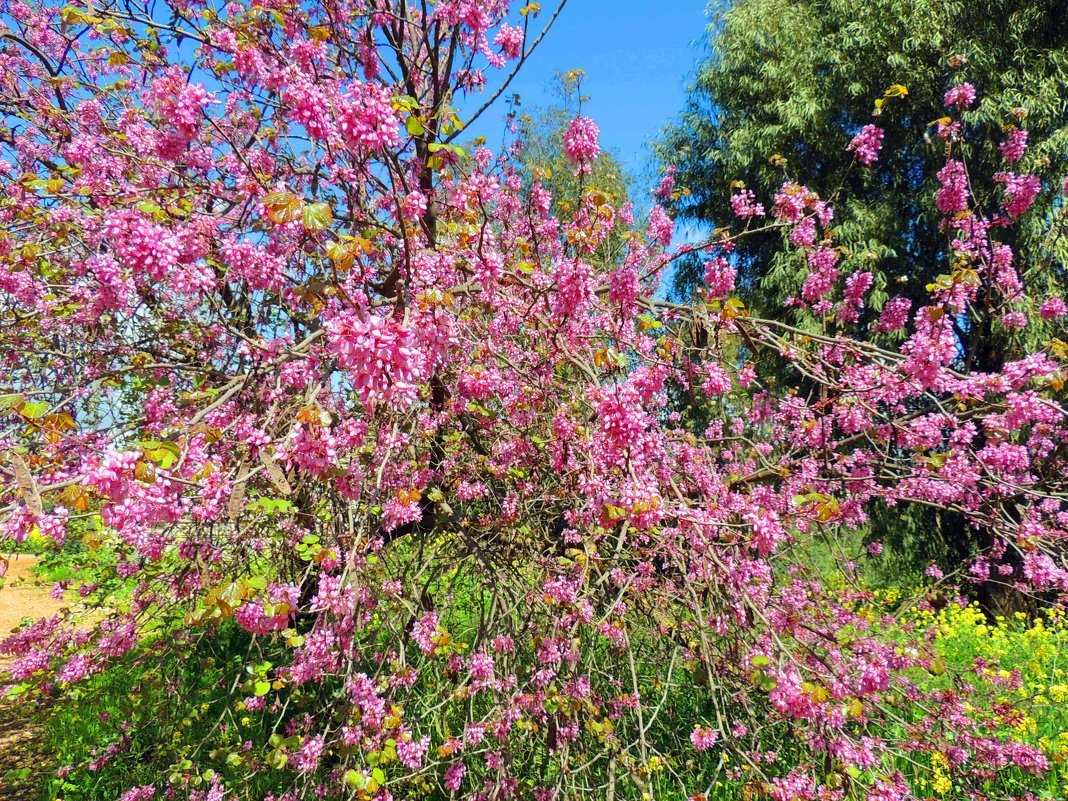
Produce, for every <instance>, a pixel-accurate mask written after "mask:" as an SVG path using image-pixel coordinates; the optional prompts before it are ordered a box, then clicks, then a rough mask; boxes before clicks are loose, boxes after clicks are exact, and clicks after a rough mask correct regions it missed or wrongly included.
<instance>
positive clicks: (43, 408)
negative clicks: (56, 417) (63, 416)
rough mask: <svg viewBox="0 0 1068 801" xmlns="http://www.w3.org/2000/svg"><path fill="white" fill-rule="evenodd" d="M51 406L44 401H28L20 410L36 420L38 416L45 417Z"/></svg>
mask: <svg viewBox="0 0 1068 801" xmlns="http://www.w3.org/2000/svg"><path fill="white" fill-rule="evenodd" d="M50 408H51V407H50V406H49V405H48V404H47V403H45V402H44V401H26V403H24V404H23V406H22V408H21V409H20V410H19V411H20V412H22V414H23V415H25V416H26V417H29V418H30V419H31V420H36V419H37V418H38V417H43V416H44V415H45V414H46V413H47V412H48V410H49V409H50Z"/></svg>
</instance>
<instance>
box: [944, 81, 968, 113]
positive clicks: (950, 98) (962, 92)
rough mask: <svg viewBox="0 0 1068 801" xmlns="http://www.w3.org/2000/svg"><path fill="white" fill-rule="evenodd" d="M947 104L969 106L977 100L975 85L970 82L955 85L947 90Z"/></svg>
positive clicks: (960, 106) (961, 106)
mask: <svg viewBox="0 0 1068 801" xmlns="http://www.w3.org/2000/svg"><path fill="white" fill-rule="evenodd" d="M944 102H945V104H946V105H947V106H956V107H957V108H969V107H970V106H971V105H972V103H974V102H975V87H974V86H972V85H971V84H970V83H962V84H960V85H959V86H954V87H953V88H952V89H950V90H949V91H948V92H946V96H945V100H944Z"/></svg>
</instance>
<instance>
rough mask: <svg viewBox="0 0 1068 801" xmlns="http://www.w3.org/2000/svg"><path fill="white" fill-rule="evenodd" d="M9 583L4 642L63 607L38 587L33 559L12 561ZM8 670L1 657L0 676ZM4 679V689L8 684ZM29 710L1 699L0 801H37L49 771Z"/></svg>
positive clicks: (3, 604)
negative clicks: (26, 620)
mask: <svg viewBox="0 0 1068 801" xmlns="http://www.w3.org/2000/svg"><path fill="white" fill-rule="evenodd" d="M9 561H10V564H9V566H8V569H7V576H6V583H5V585H4V587H3V588H0V639H3V638H4V637H6V636H7V635H8V633H9V632H10V631H11V630H12V629H13V628H15V627H16V626H18V624H19V622H20V621H21V620H22V619H23V618H27V617H31V618H38V617H46V616H48V615H52V614H54V613H55V612H57V611H58V610H59V608H60V607H61V606H63V604H62V603H61V602H59V601H56V600H54V599H53V598H52V597H51V595H50V594H49V591H50V589H51V587H50V585H48V584H41V585H38V584H36V583H34V580H33V576H32V574H31V573H30V570H31V568H32V567H33V566H34V565H35V564H36V563H37V559H36V558H35V557H33V556H27V555H19V556H11V557H9ZM3 670H4V662H3V658H2V657H0V675H2V673H3ZM4 683H5V681H4V679H3V678H0V685H2V684H4ZM27 712H29V710H28V709H26V708H23V707H18V706H16V705H15V704H13V703H12V702H10V701H4V700H2V699H0V799H3V800H4V801H35V799H37V798H39V797H40V796H39V795H38V793H37V787H38V781H39V779H40V776H41V774H42V773H43V772H44V771H45V770H46V769H47V768H48V763H49V761H50V760H49V759H48V755H47V754H46V753H43V750H42V747H41V745H40V743H39V742H38V741H37V739H36V738H37V734H38V727H37V726H35V725H34V724H33V723H32V722H31V721H30V720H29V719H28V717H27Z"/></svg>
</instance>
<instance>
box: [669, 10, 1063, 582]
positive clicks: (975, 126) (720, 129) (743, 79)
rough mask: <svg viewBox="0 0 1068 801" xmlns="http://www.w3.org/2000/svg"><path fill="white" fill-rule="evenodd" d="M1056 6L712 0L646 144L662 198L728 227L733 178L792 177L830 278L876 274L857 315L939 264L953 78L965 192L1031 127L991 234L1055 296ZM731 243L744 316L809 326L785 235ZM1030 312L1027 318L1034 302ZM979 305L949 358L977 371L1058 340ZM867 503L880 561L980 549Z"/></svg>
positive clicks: (695, 273)
mask: <svg viewBox="0 0 1068 801" xmlns="http://www.w3.org/2000/svg"><path fill="white" fill-rule="evenodd" d="M1065 19H1068V4H1066V3H1065V2H1063V1H1062V0H1037V2H1032V3H1027V4H1018V3H1012V2H1005V0H978V2H973V0H948V1H947V0H918V1H917V2H910V3H901V2H897V0H871V2H864V3H859V2H856V0H801V1H800V2H796V1H795V0H738V2H735V3H733V4H731V5H729V6H726V7H719V8H716V9H715V14H714V18H713V22H712V24H711V25H710V26H709V29H708V37H709V38H708V41H709V47H710V55H709V57H708V58H707V59H706V60H705V61H703V62H702V63H701V65H700V66H699V69H698V72H697V76H696V79H695V80H694V82H693V84H692V86H691V90H690V94H689V99H688V102H687V105H686V108H685V110H684V112H683V113H682V115H681V116H680V117H679V118H678V119H677V120H676V121H675V123H674V124H673V125H672V126H670V127H668V128H667V129H666V131H665V133H664V135H663V138H662V139H661V141H660V142H659V144H658V155H659V158H660V160H661V162H662V163H663V164H664V165H665V166H667V165H675V166H677V167H678V169H679V172H678V176H677V180H678V186H679V187H680V189H682V190H684V191H680V192H678V193H677V197H676V199H675V211H676V213H677V214H678V215H679V216H680V217H681V218H683V219H687V220H690V221H694V222H698V223H703V224H706V225H708V226H720V225H725V224H727V223H729V222H730V221H731V220H732V218H733V214H732V211H731V208H730V204H729V199H730V196H731V194H732V182H735V181H741V182H742V183H743V184H744V185H745V186H746V187H747V188H749V189H752V190H754V191H755V192H756V193H757V195H758V199H759V200H760V201H762V202H764V203H765V205H766V206H769V207H770V200H771V194H772V193H773V192H774V190H775V189H776V188H777V187H778V186H779V185H780V184H781V183H782V182H783V181H784V180H785V179H787V178H789V179H792V180H796V181H798V182H799V183H803V184H806V185H808V186H809V187H811V188H812V189H814V190H815V191H817V192H818V193H819V194H820V196H821V197H823V198H828V199H831V200H832V201H833V202H834V203H835V206H836V208H835V223H834V233H835V244H836V245H838V246H840V247H841V248H842V250H843V258H842V260H841V262H840V267H841V269H842V271H843V273H845V274H849V273H852V272H856V271H860V270H867V271H871V272H872V273H873V274H874V276H875V285H874V287H873V289H872V291H871V292H870V293H869V296H868V309H867V310H866V312H865V315H864V316H863V317H862V319H861V325H865V324H868V323H870V322H871V320H872V319H873V315H874V313H875V312H877V311H878V310H879V309H881V307H882V305H883V304H884V303H885V302H886V300H887V299H888V298H889V297H891V296H892V295H905V296H907V297H910V298H912V299H913V300H914V301H915V302H917V303H918V302H922V301H924V300H925V297H926V285H927V284H928V283H929V282H931V281H933V280H935V279H936V277H937V274H938V273H940V272H943V271H944V264H945V262H946V258H945V255H946V249H947V246H948V244H949V237H948V236H947V232H946V231H945V230H943V229H942V227H941V215H940V214H939V212H938V210H937V209H936V207H935V196H936V193H937V189H938V182H937V181H936V180H935V177H934V176H935V174H936V173H937V171H938V170H939V169H940V167H941V166H942V165H943V164H944V162H945V160H946V158H947V152H946V143H945V142H943V141H942V140H941V139H939V138H938V137H937V136H935V134H934V131H935V128H933V127H932V126H931V125H930V123H932V121H934V120H937V119H939V118H941V117H944V116H945V114H946V108H945V106H944V104H943V94H944V92H945V90H947V89H949V88H950V87H952V86H955V85H957V84H960V83H962V82H965V81H967V82H970V83H972V84H973V85H974V86H975V87H976V89H977V92H978V97H979V100H978V102H977V104H976V105H975V107H974V108H973V109H971V110H970V111H967V112H965V113H964V114H963V117H962V120H963V122H964V124H965V125H966V126H968V127H969V128H971V129H972V130H973V134H974V135H971V136H969V137H968V138H969V141H971V142H975V143H978V144H975V145H971V144H969V145H967V146H962V145H961V144H955V145H954V147H955V148H958V150H955V151H954V157H959V155H960V154H961V153H963V154H964V155H965V157H966V159H967V162H968V168H969V172H970V174H971V175H972V176H973V180H974V181H975V182H976V186H977V187H982V186H983V185H984V184H985V185H986V186H987V187H991V186H992V185H991V176H992V175H993V174H994V173H996V172H998V171H999V170H1003V169H1005V168H1006V166H1007V165H1006V164H1005V162H1004V159H1003V158H1002V157H1001V155H1000V153H999V152H998V150H997V143H998V142H999V141H1000V140H1001V139H1002V138H1003V134H1002V133H1001V129H1002V128H1003V126H1005V125H1008V124H1014V125H1019V126H1020V127H1023V128H1025V129H1027V130H1028V131H1029V132H1030V141H1031V143H1033V147H1032V148H1031V149H1030V150H1029V151H1028V153H1027V155H1026V156H1025V157H1024V159H1023V160H1022V162H1021V163H1020V164H1018V165H1015V167H1014V169H1016V171H1020V172H1033V173H1035V174H1037V175H1040V176H1042V177H1043V179H1044V181H1043V191H1042V193H1041V194H1040V196H1039V198H1038V200H1037V202H1036V205H1035V208H1034V209H1033V210H1032V211H1031V212H1030V213H1029V214H1028V215H1026V216H1025V218H1024V219H1023V220H1021V222H1020V224H1019V225H1018V226H1016V227H1015V229H1014V233H1013V234H1012V235H1011V236H1010V235H1009V234H1008V232H1005V233H1001V232H999V237H1001V238H1004V241H1005V242H1006V244H1009V245H1011V246H1012V247H1013V249H1014V251H1015V254H1016V266H1017V269H1018V270H1019V272H1020V274H1021V276H1022V278H1023V280H1024V282H1025V284H1026V286H1027V288H1028V292H1029V293H1032V294H1033V296H1034V297H1036V298H1045V297H1049V296H1051V295H1059V294H1063V292H1064V291H1065V287H1066V286H1068V276H1066V268H1068V252H1066V251H1065V244H1064V242H1065V240H1063V238H1062V239H1061V240H1060V241H1059V242H1058V244H1056V245H1053V244H1052V242H1053V240H1052V239H1050V238H1049V237H1048V236H1046V233H1044V232H1048V231H1049V230H1050V218H1051V216H1054V215H1059V216H1060V219H1061V222H1060V223H1059V225H1064V224H1065V211H1064V208H1063V206H1060V205H1058V204H1059V203H1060V201H1058V200H1057V199H1056V198H1057V196H1058V193H1059V186H1058V185H1059V182H1060V179H1061V178H1062V177H1063V176H1064V175H1065V174H1066V173H1068V25H1065V24H1064V20H1065ZM894 85H900V86H904V87H906V88H907V95H904V96H900V92H897V93H890V94H898V95H899V96H896V97H890V98H886V99H885V100H884V101H883V102H882V103H881V108H880V109H879V113H878V115H877V116H874V115H873V112H874V111H875V110H876V109H875V104H876V101H878V100H880V99H882V98H884V93H886V90H887V88H888V87H891V86H894ZM872 122H874V123H876V124H878V125H879V126H880V127H882V128H884V129H885V131H886V138H885V141H884V146H883V149H882V153H881V157H880V160H879V161H878V163H876V164H875V165H873V166H872V167H863V166H861V165H859V164H854V163H852V160H851V158H850V156H849V154H848V153H847V152H846V147H847V145H848V144H849V141H850V139H851V137H852V136H853V135H854V134H855V133H856V132H857V131H858V130H859V129H860V128H861V127H862V126H863V125H865V124H868V123H872ZM962 147H964V149H963V150H960V148H962ZM774 157H779V158H774ZM991 191H992V192H993V191H994V190H992V189H991ZM839 193H840V196H839ZM996 198H997V195H996V194H991V195H989V196H983V197H979V198H978V200H979V201H980V202H989V201H990V200H991V199H994V200H996ZM1056 227H1058V225H1057V224H1055V225H1054V228H1056ZM736 254H737V260H738V266H739V272H740V281H739V283H740V290H741V293H742V295H743V296H744V297H745V299H746V303H747V305H748V306H749V307H750V308H751V309H752V310H753V312H754V313H755V314H758V315H760V316H765V317H775V318H780V319H782V318H791V321H792V322H797V323H798V324H801V325H803V326H805V325H808V326H811V325H818V321H815V322H814V321H812V320H811V319H806V317H805V315H806V314H807V313H802V312H792V311H787V310H785V309H784V308H783V301H784V300H785V299H786V298H787V297H790V296H792V295H797V294H798V291H799V289H800V287H801V284H802V283H803V281H804V278H805V275H806V273H807V267H806V265H805V263H804V260H803V258H802V257H801V256H800V255H799V254H798V253H797V252H796V251H795V250H794V249H793V248H790V247H785V246H784V241H783V234H782V233H780V232H778V231H770V232H767V233H760V234H755V235H752V236H748V237H746V238H744V239H740V240H738V242H737V251H736ZM701 263H702V260H701V258H700V255H699V254H695V255H694V256H692V257H690V258H688V259H686V260H682V261H680V268H679V270H678V271H677V273H676V281H675V288H674V291H675V293H676V295H678V296H680V297H686V296H689V294H690V293H691V292H692V290H693V288H694V287H695V286H696V284H697V282H698V281H699V280H700V276H701V275H702V268H701ZM1027 311H1029V312H1030V316H1031V318H1032V320H1036V321H1037V319H1038V315H1037V314H1036V313H1035V309H1028V310H1027ZM992 318H993V315H992V314H985V315H984V314H983V313H982V312H981V311H976V312H975V313H974V314H973V316H972V318H971V319H970V320H969V321H968V322H967V323H966V324H965V325H963V326H962V330H961V332H960V333H961V337H962V350H963V352H964V354H965V355H966V356H967V358H968V359H970V360H971V363H972V366H973V367H977V368H979V369H996V368H998V367H999V366H1000V365H1001V364H1002V363H1003V362H1005V361H1008V360H1011V359H1018V358H1021V357H1022V356H1023V355H1024V354H1025V353H1029V352H1034V351H1037V350H1043V349H1045V348H1048V347H1051V340H1054V339H1064V338H1065V334H1064V329H1063V325H1061V324H1059V323H1056V324H1054V323H1048V324H1045V325H1044V326H1043V325H1034V326H1031V327H1030V333H1029V335H1028V337H1027V338H1026V339H1025V338H1024V337H1015V338H1014V337H1010V336H1009V335H1008V334H1007V332H1005V331H1004V330H1003V329H1001V328H1000V326H999V325H998V324H997V322H996V321H995V320H993V319H992ZM971 342H976V343H979V346H978V347H975V348H973V347H971ZM1052 347H1058V344H1057V343H1056V342H1054V343H1053V344H1052ZM871 516H872V521H873V527H872V538H873V539H878V540H881V541H883V542H885V543H886V544H887V546H888V549H889V550H888V556H889V557H890V561H893V562H894V563H895V569H898V570H905V571H906V572H907V573H909V574H911V575H918V573H919V572H920V571H922V569H923V567H925V566H926V565H927V564H928V563H930V562H931V561H936V562H939V563H941V564H942V565H944V566H950V565H953V566H955V565H957V564H959V562H960V557H961V555H962V554H966V553H969V552H974V550H976V548H981V547H982V546H983V543H980V542H976V541H974V538H975V532H974V531H973V530H972V529H971V528H970V527H968V526H967V525H966V524H964V523H962V522H961V521H959V520H956V519H949V518H950V517H952V516H948V515H944V514H941V513H938V512H937V511H936V510H932V509H910V510H901V509H885V508H876V509H873V510H871Z"/></svg>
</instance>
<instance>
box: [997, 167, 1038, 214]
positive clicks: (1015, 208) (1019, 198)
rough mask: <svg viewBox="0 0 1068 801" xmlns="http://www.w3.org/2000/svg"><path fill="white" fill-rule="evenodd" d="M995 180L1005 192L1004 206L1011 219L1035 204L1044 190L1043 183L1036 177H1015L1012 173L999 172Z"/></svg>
mask: <svg viewBox="0 0 1068 801" xmlns="http://www.w3.org/2000/svg"><path fill="white" fill-rule="evenodd" d="M994 180H996V181H997V182H998V183H1000V184H1001V185H1002V186H1003V188H1004V191H1005V200H1004V201H1003V206H1004V208H1005V213H1006V214H1008V215H1009V216H1010V217H1013V218H1015V217H1019V216H1020V215H1021V214H1023V213H1024V212H1025V211H1027V210H1028V209H1029V208H1031V204H1032V203H1034V202H1035V196H1036V195H1038V192H1039V190H1040V189H1041V188H1042V182H1041V181H1040V180H1039V179H1038V177H1037V176H1035V175H1015V174H1013V173H1011V172H999V173H997V174H996V175H995V176H994Z"/></svg>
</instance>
